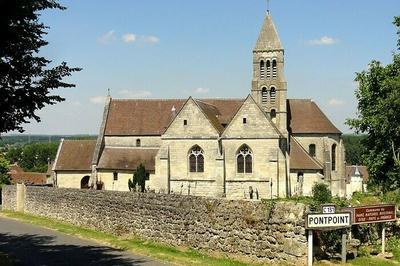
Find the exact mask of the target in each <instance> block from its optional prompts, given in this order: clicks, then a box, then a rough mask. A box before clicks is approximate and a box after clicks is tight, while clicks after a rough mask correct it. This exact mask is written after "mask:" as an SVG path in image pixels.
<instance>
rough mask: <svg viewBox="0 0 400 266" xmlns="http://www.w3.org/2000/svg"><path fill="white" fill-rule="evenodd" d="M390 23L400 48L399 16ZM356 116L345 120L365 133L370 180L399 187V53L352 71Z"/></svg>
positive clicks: (364, 160)
mask: <svg viewBox="0 0 400 266" xmlns="http://www.w3.org/2000/svg"><path fill="white" fill-rule="evenodd" d="M393 24H394V25H395V26H396V27H397V28H398V32H397V34H398V36H399V39H398V43H397V46H398V49H399V50H400V17H395V20H394V22H393ZM355 80H356V81H357V82H358V84H359V87H358V89H357V90H356V97H357V100H358V117H357V118H355V119H348V120H347V123H348V125H350V127H351V128H353V129H355V130H356V132H357V133H366V134H367V137H366V138H365V139H364V140H362V144H363V145H364V146H365V148H366V152H365V154H364V155H363V162H364V163H365V164H366V165H367V166H368V171H369V174H370V181H371V184H373V185H378V186H379V187H380V188H381V189H382V190H384V191H385V190H390V189H394V188H399V187H400V178H399V176H400V166H399V165H398V164H396V158H395V156H394V155H395V154H398V152H399V151H400V54H398V53H393V62H392V63H390V64H388V65H386V66H384V65H382V64H381V63H380V62H378V61H375V60H374V61H372V62H371V63H370V64H369V68H368V69H367V70H364V71H362V72H360V73H357V74H356V79H355Z"/></svg>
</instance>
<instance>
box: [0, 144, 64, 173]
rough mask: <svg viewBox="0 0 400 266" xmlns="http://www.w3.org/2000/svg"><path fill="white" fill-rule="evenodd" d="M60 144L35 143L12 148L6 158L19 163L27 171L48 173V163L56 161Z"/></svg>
mask: <svg viewBox="0 0 400 266" xmlns="http://www.w3.org/2000/svg"><path fill="white" fill-rule="evenodd" d="M57 148H58V143H34V144H30V145H25V146H23V147H19V146H17V147H13V148H10V149H9V150H8V151H7V153H6V158H7V159H8V160H9V161H10V162H11V163H17V164H18V165H19V166H21V167H22V168H23V169H24V170H25V171H31V172H42V173H45V172H47V168H48V163H49V161H52V160H54V159H55V157H56V154H57Z"/></svg>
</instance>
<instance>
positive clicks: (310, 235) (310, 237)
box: [307, 230, 314, 266]
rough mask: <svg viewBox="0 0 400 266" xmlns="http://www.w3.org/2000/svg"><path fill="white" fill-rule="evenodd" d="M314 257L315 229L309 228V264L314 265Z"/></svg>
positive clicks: (309, 265)
mask: <svg viewBox="0 0 400 266" xmlns="http://www.w3.org/2000/svg"><path fill="white" fill-rule="evenodd" d="M313 257H314V256H313V230H308V252H307V266H312V264H313Z"/></svg>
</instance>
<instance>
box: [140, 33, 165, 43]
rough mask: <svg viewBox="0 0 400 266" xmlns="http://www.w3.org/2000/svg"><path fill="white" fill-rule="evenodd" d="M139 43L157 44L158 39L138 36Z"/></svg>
mask: <svg viewBox="0 0 400 266" xmlns="http://www.w3.org/2000/svg"><path fill="white" fill-rule="evenodd" d="M140 41H142V42H144V43H154V44H155V43H159V42H160V38H158V37H156V36H145V35H143V36H140Z"/></svg>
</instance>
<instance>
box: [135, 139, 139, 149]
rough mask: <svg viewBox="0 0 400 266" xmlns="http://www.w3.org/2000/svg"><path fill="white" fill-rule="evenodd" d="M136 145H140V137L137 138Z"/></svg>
mask: <svg viewBox="0 0 400 266" xmlns="http://www.w3.org/2000/svg"><path fill="white" fill-rule="evenodd" d="M136 147H140V139H137V140H136Z"/></svg>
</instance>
